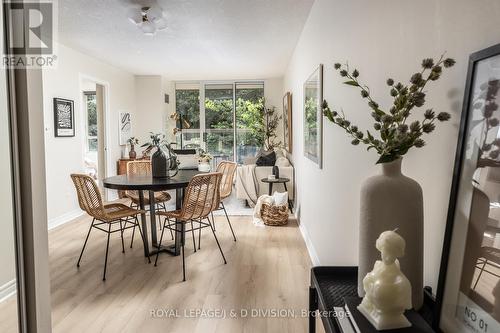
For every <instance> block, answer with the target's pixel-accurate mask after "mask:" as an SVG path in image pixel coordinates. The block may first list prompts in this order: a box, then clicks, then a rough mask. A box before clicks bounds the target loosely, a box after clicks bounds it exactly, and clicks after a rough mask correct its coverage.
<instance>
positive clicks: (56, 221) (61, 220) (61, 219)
mask: <svg viewBox="0 0 500 333" xmlns="http://www.w3.org/2000/svg"><path fill="white" fill-rule="evenodd" d="M82 215H83V211H81V210H80V209H77V210H74V211H71V212H68V213H66V214H63V215H61V216H58V217H56V218H53V219H50V220H49V223H48V227H49V230H52V229H54V228H56V227H58V226H60V225H63V224H65V223H68V222H69V221H71V220H73V219H76V218H77V217H80V216H82Z"/></svg>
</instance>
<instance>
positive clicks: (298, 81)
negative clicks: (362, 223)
mask: <svg viewBox="0 0 500 333" xmlns="http://www.w3.org/2000/svg"><path fill="white" fill-rule="evenodd" d="M499 15H500V2H499V1H497V0H477V1H469V0H440V1H437V0H422V1H411V0H384V1H370V0H351V1H342V0H316V2H315V3H314V5H313V7H312V9H311V12H310V15H309V18H308V20H307V23H306V25H305V27H304V30H303V32H302V35H301V37H300V39H299V42H298V44H297V47H296V49H295V51H294V54H293V56H292V58H291V60H290V63H289V65H288V69H287V71H286V75H285V79H284V89H285V91H291V92H292V93H293V124H294V126H293V127H294V131H293V133H294V138H293V144H294V147H293V152H294V154H293V161H294V164H295V166H296V172H297V175H296V178H297V190H298V191H297V192H298V204H299V215H300V221H301V223H302V227H304V228H305V229H306V233H307V234H308V236H309V241H310V242H311V243H310V245H312V249H311V252H312V254H313V257H314V256H315V255H316V254H317V257H318V259H319V263H320V264H322V265H356V264H357V255H358V254H357V252H358V246H357V241H358V236H357V235H358V219H359V216H358V215H359V191H360V186H361V183H362V182H363V180H364V179H366V178H367V177H369V176H370V175H372V174H374V173H376V172H378V167H377V166H375V165H374V162H375V161H376V158H377V157H376V155H375V153H373V152H370V153H367V152H366V149H365V148H364V147H362V146H359V147H354V146H351V145H350V143H349V142H350V140H349V139H348V137H347V136H346V134H345V133H344V132H343V131H342V130H341V129H340V128H338V127H334V125H333V124H331V123H329V122H328V121H327V120H326V119H325V121H324V134H323V142H324V148H323V156H324V162H323V169H322V170H319V169H318V168H317V167H316V165H314V164H313V163H312V162H310V161H309V160H308V159H306V158H304V157H303V137H302V135H303V130H302V128H303V118H302V112H303V110H302V109H303V108H302V96H303V92H302V85H303V83H304V81H305V80H306V78H307V77H308V76H309V74H310V73H312V72H313V70H314V69H315V68H316V67H317V66H318V64H320V63H323V64H324V65H325V72H324V95H325V98H326V100H327V101H328V102H329V103H330V104H331V106H333V107H335V108H340V107H342V108H343V110H344V111H345V113H346V115H347V116H348V117H349V118H350V120H351V121H352V122H353V123H355V124H357V125H359V126H360V127H362V128H364V129H370V128H371V126H372V122H371V121H370V119H371V117H370V111H369V109H368V107H367V106H366V104H365V101H363V100H362V99H361V97H360V95H359V90H356V89H354V88H352V87H348V86H346V85H342V84H341V82H342V79H341V78H340V77H339V76H338V74H337V73H336V72H335V71H334V70H333V63H334V62H345V61H349V64H350V65H351V66H352V67H356V68H358V69H359V71H360V72H361V76H360V79H361V80H362V81H363V82H365V83H366V84H367V85H368V86H370V87H371V90H372V95H373V96H374V97H375V99H376V100H378V101H379V103H380V104H381V105H382V106H385V107H387V106H388V105H389V103H390V101H391V99H390V96H389V91H388V89H387V86H386V85H385V81H386V79H387V78H388V77H393V78H394V79H396V80H402V81H403V82H407V81H408V80H409V78H410V76H411V74H412V73H413V72H415V71H416V70H418V69H419V66H420V61H421V59H422V58H425V57H438V56H439V55H441V54H442V53H443V52H444V51H447V55H448V56H451V57H454V58H455V59H456V60H457V65H456V66H455V67H454V68H452V69H451V70H450V71H446V73H444V76H443V78H442V79H441V80H439V81H438V82H435V83H433V84H431V85H430V86H429V88H428V90H429V94H428V98H427V106H429V107H431V106H432V107H434V109H435V110H437V111H448V112H451V113H452V115H453V118H452V120H451V122H448V123H444V124H440V125H439V126H438V129H437V131H436V132H435V133H434V134H433V135H432V136H431V137H430V138H429V139H428V140H427V146H426V147H425V148H423V149H421V150H416V149H413V150H411V151H410V152H409V153H408V155H407V156H406V157H405V158H404V162H403V171H404V173H405V174H406V175H408V176H410V177H412V178H414V179H415V180H417V181H418V182H419V183H420V184H421V186H422V188H423V192H424V209H425V254H424V255H425V273H424V277H425V283H426V284H428V285H431V286H432V287H433V288H435V287H436V284H437V276H438V271H439V265H440V254H441V248H442V240H443V233H444V227H445V223H446V213H447V209H448V199H449V191H450V184H451V178H452V169H453V161H454V154H455V147H456V142H457V134H458V129H457V128H458V123H459V118H460V112H461V103H462V97H463V90H464V86H465V76H466V68H467V61H468V56H469V54H470V53H472V52H474V51H477V50H480V49H482V48H485V47H488V46H490V45H493V44H495V43H498V42H500V30H499V29H498V23H497V22H498V17H499ZM416 112H417V113H418V110H416Z"/></svg>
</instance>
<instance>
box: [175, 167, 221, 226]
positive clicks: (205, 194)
mask: <svg viewBox="0 0 500 333" xmlns="http://www.w3.org/2000/svg"><path fill="white" fill-rule="evenodd" d="M221 177H222V174H221V173H219V172H212V173H204V174H199V175H196V176H194V177H193V179H191V181H190V182H189V185H188V187H187V189H186V194H185V195H184V203H183V205H182V210H181V219H182V220H185V221H186V220H190V219H203V218H205V217H207V216H208V214H210V212H211V211H213V210H214V208H215V207H218V206H219V202H220V188H219V186H220V180H221Z"/></svg>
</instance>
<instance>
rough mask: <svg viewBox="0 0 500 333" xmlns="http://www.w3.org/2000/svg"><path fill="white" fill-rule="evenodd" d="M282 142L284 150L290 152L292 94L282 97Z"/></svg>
mask: <svg viewBox="0 0 500 333" xmlns="http://www.w3.org/2000/svg"><path fill="white" fill-rule="evenodd" d="M283 142H284V144H285V149H286V150H287V151H288V152H289V153H291V152H292V93H290V92H287V93H286V94H285V96H283Z"/></svg>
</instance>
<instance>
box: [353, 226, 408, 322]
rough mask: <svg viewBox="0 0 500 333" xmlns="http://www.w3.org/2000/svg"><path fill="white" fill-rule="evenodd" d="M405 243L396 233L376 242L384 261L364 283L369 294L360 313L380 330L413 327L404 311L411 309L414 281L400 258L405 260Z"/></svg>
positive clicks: (387, 234) (382, 236) (368, 275)
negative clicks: (405, 273) (401, 264)
mask: <svg viewBox="0 0 500 333" xmlns="http://www.w3.org/2000/svg"><path fill="white" fill-rule="evenodd" d="M405 245H406V242H405V240H404V239H403V238H402V237H401V236H400V235H398V234H397V233H396V232H395V231H384V232H383V233H381V234H380V236H379V238H378V239H377V242H376V248H377V250H379V251H380V252H381V255H382V260H378V261H377V262H376V263H375V265H374V267H373V270H372V271H371V272H370V273H368V274H367V275H366V276H365V278H364V279H363V288H364V290H365V292H366V295H365V297H364V298H363V301H362V302H361V304H360V305H359V306H358V310H359V311H360V312H361V313H362V314H363V315H364V316H365V317H366V318H367V319H368V320H369V321H370V323H371V324H372V325H373V326H374V327H375V328H376V329H377V330H379V331H380V330H388V329H396V328H403V327H409V326H411V323H410V322H409V321H408V319H406V317H405V316H404V311H405V310H408V309H411V307H412V305H411V285H410V281H409V280H408V279H407V278H406V276H405V275H404V274H403V273H402V272H401V269H400V267H399V261H398V260H397V258H401V257H402V256H404V251H405Z"/></svg>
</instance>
